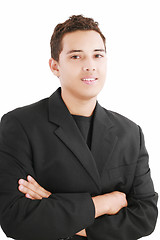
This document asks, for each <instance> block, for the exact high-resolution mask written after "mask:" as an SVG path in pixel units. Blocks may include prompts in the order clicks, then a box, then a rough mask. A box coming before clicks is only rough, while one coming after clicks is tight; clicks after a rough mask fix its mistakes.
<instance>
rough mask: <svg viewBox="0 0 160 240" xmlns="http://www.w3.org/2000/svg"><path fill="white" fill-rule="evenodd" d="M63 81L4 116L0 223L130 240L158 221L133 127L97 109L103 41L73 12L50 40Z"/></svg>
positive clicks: (35, 237)
mask: <svg viewBox="0 0 160 240" xmlns="http://www.w3.org/2000/svg"><path fill="white" fill-rule="evenodd" d="M51 56H52V57H51V59H50V60H49V65H50V68H51V71H52V72H53V74H54V75H56V76H57V77H58V78H59V80H60V84H61V88H59V89H58V90H57V91H56V92H54V93H53V95H52V96H51V97H50V98H47V99H43V100H41V101H39V102H37V103H35V104H32V105H30V106H26V107H23V108H19V109H16V110H14V111H12V112H10V113H8V114H6V115H4V116H3V118H2V122H1V128H0V221H1V226H2V229H3V230H4V232H5V233H6V235H7V236H8V237H11V238H14V239H21V240H44V239H45V240H51V239H52V240H54V239H55V240H57V239H71V238H72V239H89V240H100V239H102V240H106V239H114V240H115V239H117V240H135V239H138V238H140V237H142V236H146V235H149V234H150V233H151V232H152V231H153V230H154V227H155V224H156V219H157V206H156V204H157V194H156V193H155V191H154V187H153V183H152V180H151V177H150V169H149V165H148V154H147V151H146V148H145V145H144V137H143V133H142V131H141V128H140V127H139V126H137V125H136V124H135V123H133V122H132V121H130V120H128V119H127V118H125V117H123V116H121V115H119V114H117V113H114V112H111V111H108V110H106V109H104V108H102V107H101V106H100V105H99V103H98V102H97V95H98V94H99V92H100V91H101V89H102V88H103V85H104V83H105V77H106V46H105V37H104V36H103V34H102V33H101V31H100V29H99V27H98V24H97V23H96V22H94V21H93V19H90V18H85V17H83V16H81V15H78V16H72V17H71V18H69V19H68V20H67V21H65V22H64V23H62V24H58V25H57V26H56V28H55V30H54V33H53V35H52V38H51Z"/></svg>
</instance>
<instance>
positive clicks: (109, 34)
mask: <svg viewBox="0 0 160 240" xmlns="http://www.w3.org/2000/svg"><path fill="white" fill-rule="evenodd" d="M159 4H160V2H159V0H157V1H156V0H148V1H147V0H105V1H101V0H98V1H93V0H92V1H89V0H88V1H87V0H85V1H84V0H80V1H69V0H67V1H58V0H57V1H54V0H52V1H49V0H45V1H40V0H39V1H37V0H27V1H25V0H14V1H13V0H2V1H0V117H1V116H2V115H3V114H4V113H6V112H8V111H10V110H12V109H14V108H16V107H19V106H23V105H27V104H30V103H33V102H36V101H38V100H40V99H42V98H45V97H48V96H50V95H51V94H52V92H54V91H55V90H56V88H57V87H58V86H59V82H58V79H56V78H55V77H54V76H53V75H52V73H51V72H50V69H49V66H48V59H49V58H50V45H49V42H50V37H51V35H52V32H53V29H54V27H55V25H56V24H58V23H60V22H63V21H65V20H66V19H67V18H68V17H69V16H71V15H73V14H84V15H85V16H87V17H93V18H94V19H95V20H96V21H98V22H99V24H100V28H101V30H102V32H103V33H104V35H105V36H106V39H107V52H108V53H107V55H108V74H107V81H106V85H105V87H104V89H103V91H102V92H101V94H100V95H99V98H98V99H99V102H100V104H101V105H102V106H104V107H106V108H107V109H111V110H113V111H117V112H119V113H121V114H123V115H125V116H127V117H128V118H130V119H132V120H133V121H135V122H136V123H137V124H139V125H140V126H141V127H142V129H143V132H144V135H145V140H146V146H147V149H148V152H149V154H150V167H151V172H152V178H153V180H154V184H155V189H156V191H157V192H160V177H159V174H160V172H159V171H160V170H159V166H160V164H159V163H160V156H159V148H160V141H159V136H160V106H159V103H160V96H159V95H160V89H159V86H160V85H159V82H160V7H159ZM159 238H160V222H159V221H158V223H157V226H156V230H155V231H154V233H153V234H152V235H151V236H148V237H146V238H144V239H146V240H158V239H159ZM5 239H7V238H6V237H5V235H4V233H3V232H2V230H0V240H5Z"/></svg>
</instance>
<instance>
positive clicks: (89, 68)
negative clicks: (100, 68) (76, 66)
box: [83, 60, 96, 72]
mask: <svg viewBox="0 0 160 240" xmlns="http://www.w3.org/2000/svg"><path fill="white" fill-rule="evenodd" d="M95 70H96V67H95V65H94V63H93V61H92V60H87V61H85V63H84V65H83V71H85V72H89V71H95Z"/></svg>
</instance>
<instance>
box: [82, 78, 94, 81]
mask: <svg viewBox="0 0 160 240" xmlns="http://www.w3.org/2000/svg"><path fill="white" fill-rule="evenodd" d="M82 80H83V81H95V80H96V79H95V78H83V79H82Z"/></svg>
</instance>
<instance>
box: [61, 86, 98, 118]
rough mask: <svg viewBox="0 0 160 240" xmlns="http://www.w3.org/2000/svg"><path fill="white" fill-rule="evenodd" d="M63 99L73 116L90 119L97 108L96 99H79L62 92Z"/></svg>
mask: <svg viewBox="0 0 160 240" xmlns="http://www.w3.org/2000/svg"><path fill="white" fill-rule="evenodd" d="M61 97H62V99H63V101H64V103H65V105H66V106H67V108H68V110H69V112H70V113H71V114H73V115H81V116H85V117H89V116H91V115H92V113H93V111H94V109H95V106H96V97H93V98H90V99H87V100H86V99H78V98H75V97H74V96H72V95H68V94H65V92H63V91H62V92H61Z"/></svg>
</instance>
